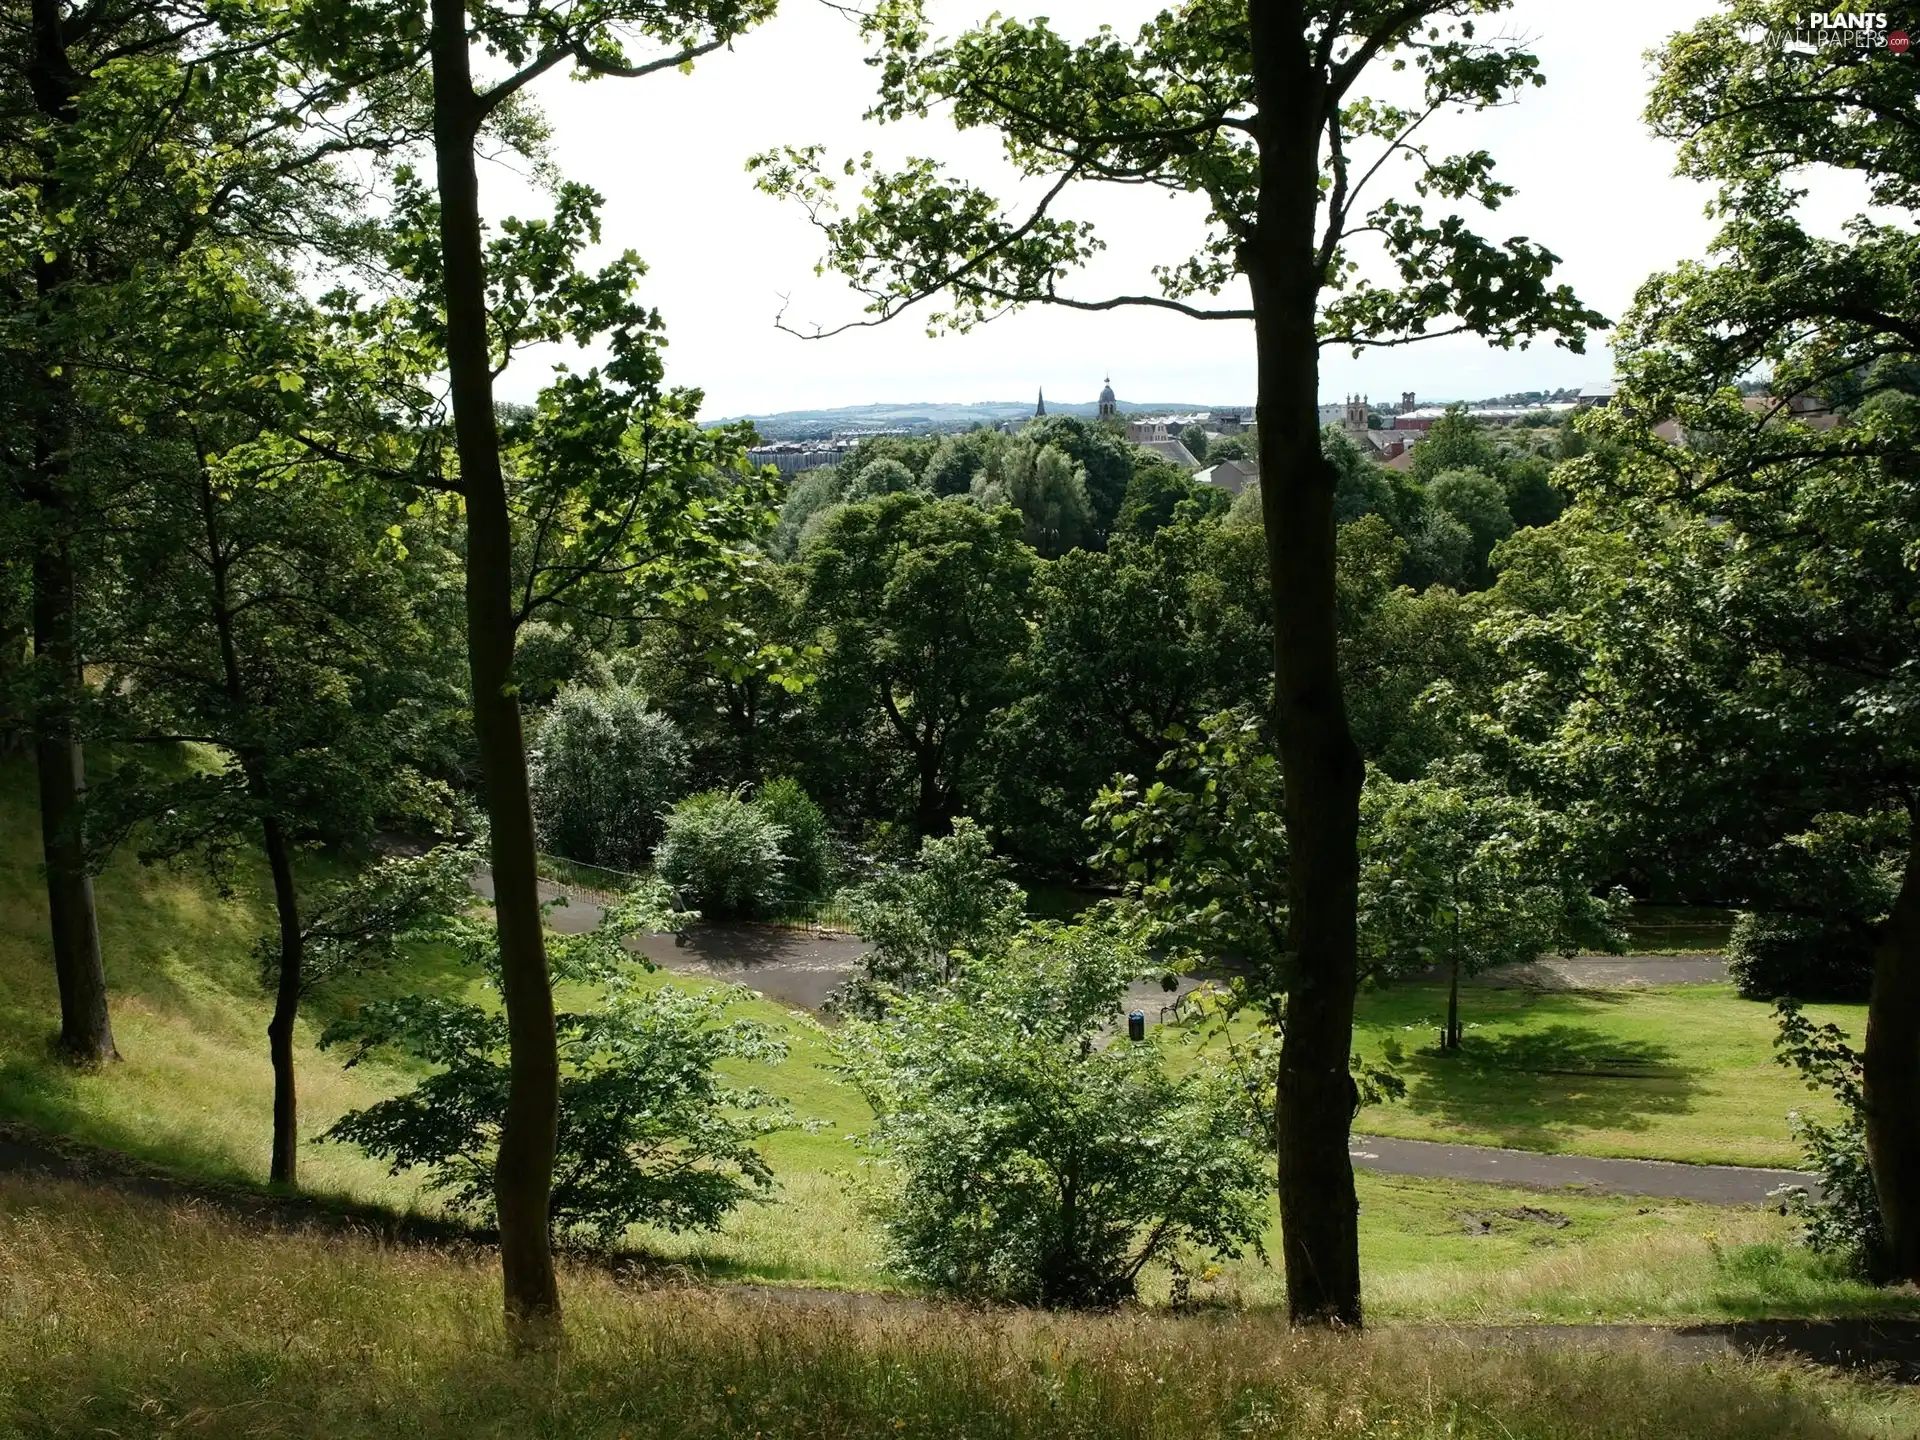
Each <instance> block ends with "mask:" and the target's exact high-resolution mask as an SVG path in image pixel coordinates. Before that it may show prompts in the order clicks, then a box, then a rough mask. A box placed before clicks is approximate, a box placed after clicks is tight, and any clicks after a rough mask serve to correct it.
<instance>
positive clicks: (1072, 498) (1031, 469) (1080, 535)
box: [972, 444, 1093, 560]
mask: <svg viewBox="0 0 1920 1440" xmlns="http://www.w3.org/2000/svg"><path fill="white" fill-rule="evenodd" d="M972 495H973V499H974V502H975V503H976V504H978V505H980V506H981V507H983V508H985V509H988V510H993V509H998V508H999V507H1000V506H1002V505H1010V506H1012V507H1013V508H1014V509H1015V510H1018V511H1019V512H1020V518H1021V520H1022V521H1023V522H1024V523H1023V524H1022V526H1021V530H1020V538H1021V539H1022V540H1024V541H1025V542H1026V543H1027V544H1028V545H1030V546H1032V547H1033V548H1034V549H1035V550H1036V551H1038V552H1039V553H1040V554H1041V555H1042V556H1044V557H1045V558H1047V559H1049V560H1051V559H1053V558H1055V557H1057V556H1060V555H1064V554H1066V552H1067V551H1069V550H1071V549H1073V548H1074V547H1076V546H1077V545H1079V544H1080V543H1081V542H1082V541H1084V540H1087V539H1090V538H1091V536H1092V530H1093V508H1092V505H1091V502H1089V501H1088V499H1087V472H1086V471H1085V469H1083V468H1082V467H1080V466H1078V465H1075V464H1074V463H1073V461H1071V460H1069V459H1068V458H1067V456H1066V454H1065V452H1063V451H1061V450H1059V449H1057V448H1055V447H1054V446H1052V445H1043V446H1034V445H1030V444H1014V445H1008V446H1003V447H1002V448H1001V449H1000V450H998V451H996V452H995V453H994V454H993V455H992V456H990V457H989V458H988V461H987V466H986V468H985V469H984V470H982V471H981V472H980V474H979V475H978V476H977V477H975V479H974V482H973V491H972Z"/></svg>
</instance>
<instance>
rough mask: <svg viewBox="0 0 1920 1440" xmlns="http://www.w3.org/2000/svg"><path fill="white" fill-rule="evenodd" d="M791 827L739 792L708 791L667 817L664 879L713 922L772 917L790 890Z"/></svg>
mask: <svg viewBox="0 0 1920 1440" xmlns="http://www.w3.org/2000/svg"><path fill="white" fill-rule="evenodd" d="M786 843H787V828H786V827H785V826H784V825H782V824H781V823H780V822H779V821H778V820H777V819H775V818H774V816H773V815H772V814H770V813H769V812H768V811H767V810H766V809H765V808H763V807H762V806H760V805H759V804H758V803H757V802H754V801H749V800H748V799H746V798H745V797H744V796H743V795H742V794H741V793H740V792H739V791H737V790H703V791H701V792H700V793H699V794H698V795H689V796H688V797H687V798H686V799H684V800H682V801H681V802H680V803H679V804H677V805H675V806H674V807H673V809H672V810H670V811H669V812H668V813H667V825H666V836H665V838H664V839H662V840H661V842H660V853H659V857H658V858H659V870H660V878H661V879H662V880H664V881H666V882H667V884H668V885H670V886H671V887H672V888H673V893H674V898H675V899H676V900H677V901H679V903H680V904H681V905H682V906H684V907H685V908H687V909H689V910H697V911H699V912H700V914H701V915H702V916H704V917H705V918H707V919H710V920H740V919H751V918H753V917H755V916H758V915H763V914H765V913H767V911H768V910H769V908H770V907H771V906H772V905H773V904H774V902H775V901H776V900H778V899H779V898H780V896H781V895H782V894H783V893H784V892H785V891H786V889H787V880H786V869H787V854H786V849H785V846H786Z"/></svg>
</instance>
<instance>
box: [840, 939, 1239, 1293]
mask: <svg viewBox="0 0 1920 1440" xmlns="http://www.w3.org/2000/svg"><path fill="white" fill-rule="evenodd" d="M1147 964H1148V962H1147V957H1146V956H1145V955H1144V954H1143V953H1142V952H1141V951H1140V950H1139V948H1138V947H1137V945H1136V944H1134V943H1132V942H1130V941H1129V939H1128V938H1127V937H1126V936H1125V935H1124V933H1122V931H1121V930H1119V929H1117V928H1115V927H1113V926H1111V925H1109V924H1104V923H1101V922H1097V921H1095V922H1088V923H1085V924H1082V925H1077V926H1072V927H1064V928H1063V927H1056V926H1044V925H1043V926H1035V927H1032V928H1030V929H1028V930H1026V931H1025V932H1023V933H1021V934H1020V935H1018V936H1016V937H1013V938H1011V939H1006V940H1002V941H1001V942H1000V943H997V944H993V945H988V946H985V947H983V948H982V949H981V950H980V951H979V952H978V953H975V954H971V955H970V956H969V957H968V959H967V962H966V964H965V965H964V966H962V967H961V968H960V969H959V970H958V972H957V973H956V974H954V975H953V976H952V977H951V978H950V979H949V980H948V981H947V982H946V983H945V984H942V985H938V986H935V987H932V988H929V989H926V990H922V991H916V992H913V993H909V994H903V995H899V996H897V997H896V999H895V1001H894V1004H893V1006H892V1008H891V1009H890V1010H889V1013H888V1015H887V1017H886V1019H885V1020H884V1021H879V1022H876V1021H862V1020H856V1021H853V1022H851V1023H850V1024H848V1025H847V1026H846V1027H845V1028H844V1029H843V1030H842V1032H841V1033H840V1036H839V1038H838V1043H839V1050H840V1054H841V1056H842V1058H843V1061H844V1063H845V1064H846V1065H847V1066H848V1069H849V1072H850V1073H851V1074H852V1076H853V1078H854V1080H855V1082H856V1083H857V1084H858V1085H859V1086H860V1089H861V1092H862V1093H863V1094H864V1095H865V1096H866V1097H867V1099H868V1101H869V1103H870V1104H872V1106H873V1108H874V1113H875V1115H876V1117H877V1119H876V1121H875V1125H874V1129H873V1131H872V1133H871V1135H870V1136H869V1137H868V1138H867V1139H866V1140H865V1141H864V1142H863V1143H865V1144H866V1145H867V1146H868V1147H869V1148H870V1149H871V1150H873V1151H874V1152H875V1154H876V1155H878V1156H879V1157H881V1158H882V1159H883V1160H884V1162H885V1169H884V1170H883V1171H882V1172H881V1178H880V1180H879V1182H878V1190H877V1192H876V1194H875V1195H874V1197H873V1199H874V1204H875V1206H876V1208H877V1210H878V1213H879V1215H880V1217H881V1222H882V1225H883V1228H884V1233H885V1235H886V1240H887V1249H888V1256H889V1260H890V1261H891V1263H892V1265H893V1267H894V1268H895V1269H896V1270H898V1271H899V1272H900V1273H901V1274H902V1275H905V1276H907V1277H908V1278H910V1279H913V1280H916V1281H918V1282H919V1283H921V1284H923V1285H926V1286H928V1287H929V1288H932V1289H936V1290H940V1291H944V1292H947V1293H949V1294H955V1295H960V1296H966V1297H969V1298H975V1299H989V1300H1001V1301H1012V1302H1016V1303H1022V1304H1035V1305H1046V1306H1099V1305H1112V1304H1116V1303H1118V1302H1119V1301H1121V1300H1124V1299H1127V1298H1129V1297H1131V1296H1132V1295H1133V1294H1134V1293H1135V1291H1136V1289H1137V1287H1138V1284H1139V1281H1140V1277H1141V1272H1142V1271H1143V1270H1144V1269H1145V1268H1146V1267H1147V1266H1149V1265H1151V1264H1154V1263H1155V1262H1166V1261H1169V1260H1172V1259H1174V1258H1176V1257H1177V1256H1179V1255H1180V1254H1182V1253H1188V1254H1189V1255H1191V1253H1192V1252H1198V1253H1199V1254H1200V1255H1202V1256H1205V1255H1208V1254H1221V1255H1236V1254H1238V1253H1240V1252H1241V1251H1242V1250H1243V1249H1245V1248H1247V1247H1249V1246H1257V1245H1258V1243H1259V1239H1260V1236H1261V1234H1262V1232H1263V1231H1264V1230H1265V1228H1266V1219H1267V1214H1266V1174H1265V1164H1264V1161H1263V1156H1262V1147H1261V1145H1260V1143H1259V1129H1258V1125H1257V1122H1256V1119H1255V1114H1254V1111H1253V1110H1252V1109H1251V1107H1250V1106H1249V1105H1248V1103H1247V1093H1246V1090H1245V1087H1244V1086H1243V1085H1241V1084H1239V1083H1238V1082H1237V1081H1235V1080H1234V1079H1233V1078H1231V1077H1229V1076H1226V1075H1223V1074H1220V1073H1216V1072H1214V1071H1212V1070H1210V1069H1209V1068H1207V1067H1206V1066H1205V1065H1202V1066H1199V1067H1186V1066H1182V1067H1180V1068H1179V1069H1178V1070H1177V1071H1176V1069H1175V1068H1174V1067H1171V1066H1169V1064H1168V1063H1167V1060H1168V1057H1167V1056H1165V1055H1164V1054H1163V1053H1162V1052H1161V1049H1160V1047H1159V1046H1157V1045H1152V1044H1139V1043H1134V1042H1131V1041H1128V1040H1127V1039H1125V1038H1124V1036H1122V1035H1118V1034H1116V1033H1115V1031H1114V1026H1115V1024H1116V1022H1118V1021H1119V1020H1120V1018H1121V1010H1122V1004H1121V998H1122V996H1123V995H1124V993H1125V990H1126V986H1127V984H1128V982H1129V981H1131V980H1133V979H1134V978H1136V977H1137V976H1139V975H1140V974H1142V973H1143V972H1144V970H1145V969H1146V968H1147Z"/></svg>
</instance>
